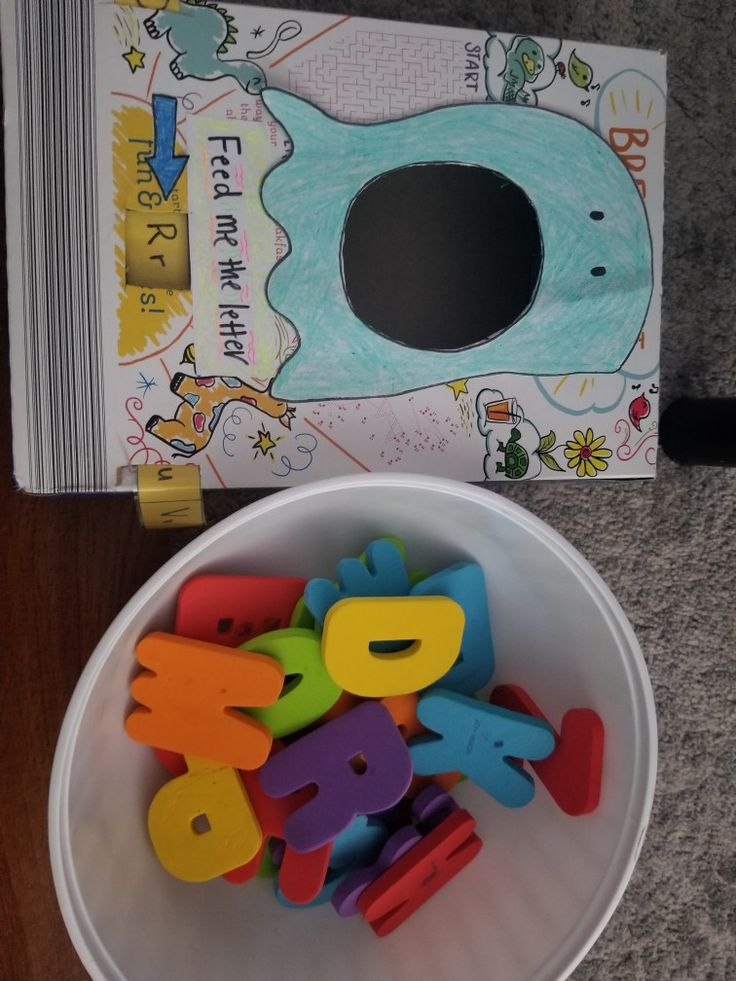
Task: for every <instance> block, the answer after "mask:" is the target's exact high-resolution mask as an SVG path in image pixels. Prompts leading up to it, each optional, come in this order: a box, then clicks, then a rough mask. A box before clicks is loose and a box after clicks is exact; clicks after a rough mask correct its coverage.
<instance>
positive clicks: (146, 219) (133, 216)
mask: <svg viewBox="0 0 736 981" xmlns="http://www.w3.org/2000/svg"><path fill="white" fill-rule="evenodd" d="M187 218H188V216H187V215H186V214H184V213H183V212H181V211H178V212H172V213H171V214H167V215H161V214H151V212H150V211H126V213H125V281H126V283H127V284H128V285H129V286H145V287H147V288H148V289H167V290H187V289H189V285H190V282H191V277H190V272H189V223H188V220H187Z"/></svg>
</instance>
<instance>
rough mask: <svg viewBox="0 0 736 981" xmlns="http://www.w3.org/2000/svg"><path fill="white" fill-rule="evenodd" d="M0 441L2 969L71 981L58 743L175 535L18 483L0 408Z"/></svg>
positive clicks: (14, 976)
mask: <svg viewBox="0 0 736 981" xmlns="http://www.w3.org/2000/svg"><path fill="white" fill-rule="evenodd" d="M3 334H4V329H3ZM6 343H7V340H6V338H3V342H2V344H3V350H2V358H1V359H0V360H1V361H2V364H3V366H4V367H3V371H5V372H6V371H7V348H6V347H5V345H6ZM3 382H4V388H5V391H7V390H8V389H7V376H6V377H5V378H4V379H3ZM1 440H2V450H1V452H0V535H1V536H2V559H1V561H0V597H2V599H1V600H0V608H2V611H3V617H2V635H0V636H1V637H2V640H1V643H2V655H1V656H0V698H1V699H2V703H1V704H2V708H1V709H0V760H2V769H1V770H0V815H2V828H1V830H0V978H1V979H3V981H36V979H38V981H41V979H44V981H49V979H51V981H67V979H69V981H76V979H83V978H87V973H86V971H85V970H84V969H83V967H82V965H81V963H80V961H79V960H78V958H77V955H76V953H75V951H74V949H73V947H72V945H71V943H70V941H69V939H68V937H67V934H66V930H65V928H64V924H63V922H62V918H61V914H60V912H59V909H58V906H57V902H56V895H55V893H54V887H53V884H52V880H51V869H50V865H49V853H48V845H47V824H46V808H47V801H48V789H49V775H50V772H51V764H52V760H53V755H54V747H55V744H56V739H57V735H58V732H59V727H60V725H61V722H62V719H63V716H64V712H65V710H66V706H67V703H68V701H69V698H70V696H71V694H72V691H73V690H74V686H75V684H76V682H77V679H78V677H79V675H80V673H81V671H82V669H83V667H84V665H85V663H86V661H87V659H88V658H89V656H90V654H91V652H92V651H93V650H94V647H95V645H96V643H97V641H98V640H99V638H100V636H101V635H102V633H103V632H104V630H105V629H106V627H107V626H108V624H109V623H110V621H111V620H112V619H113V617H114V616H115V614H116V613H117V612H118V611H119V610H120V608H121V606H122V605H123V604H124V603H125V601H126V600H127V599H128V598H129V597H130V596H131V595H132V594H133V593H134V592H135V590H136V589H137V588H138V586H140V585H141V584H142V583H143V582H144V581H145V580H146V579H147V578H148V577H149V576H150V575H151V573H152V572H153V571H154V570H155V569H156V568H157V567H158V566H160V565H161V564H162V563H163V562H164V561H165V560H166V558H168V556H169V554H170V550H171V542H170V541H169V540H168V539H167V533H166V532H163V533H161V532H152V531H144V529H143V528H141V527H140V525H139V523H138V519H137V516H136V513H135V507H134V504H133V500H132V498H131V497H130V496H128V495H114V496H113V495H105V496H91V497H65V498H60V497H55V498H51V497H48V498H42V497H30V496H28V495H25V494H22V493H20V492H18V491H16V490H14V489H13V486H12V480H11V454H10V427H9V422H8V420H7V417H6V424H5V425H4V426H3V428H2V437H1Z"/></svg>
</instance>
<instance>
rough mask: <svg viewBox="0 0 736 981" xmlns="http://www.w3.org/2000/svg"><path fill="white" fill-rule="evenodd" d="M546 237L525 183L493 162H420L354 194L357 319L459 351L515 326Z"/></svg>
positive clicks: (349, 250) (347, 233)
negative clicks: (495, 168)
mask: <svg viewBox="0 0 736 981" xmlns="http://www.w3.org/2000/svg"><path fill="white" fill-rule="evenodd" d="M541 262H542V238H541V233H540V230H539V223H538V221H537V215H536V212H535V210H534V208H533V206H532V204H531V202H530V200H529V198H528V197H527V196H526V194H525V193H524V192H523V191H522V190H521V188H520V187H519V186H518V185H517V184H514V183H513V182H512V181H510V180H509V179H508V178H507V177H504V176H503V175H502V174H499V173H496V172H495V171H492V170H489V169H487V168H484V167H477V166H467V165H462V164H454V163H452V164H450V163H431V164H415V165H411V166H408V167H401V168H398V169H396V170H391V171H388V172H387V173H384V174H380V175H379V176H378V177H376V178H375V179H374V180H372V181H370V182H369V183H367V184H365V185H364V186H363V187H362V188H361V190H360V191H359V192H358V194H357V195H356V196H355V198H354V199H353V201H352V203H351V205H350V208H349V210H348V213H347V217H346V219H345V226H344V229H343V238H342V272H343V282H344V287H345V293H346V295H347V298H348V302H349V303H350V306H351V307H352V309H353V312H354V313H355V315H356V317H358V318H359V319H360V320H361V321H362V322H363V323H364V324H366V325H367V326H369V327H371V328H372V329H373V330H375V331H376V332H377V333H379V334H382V335H383V336H384V337H387V338H389V339H391V340H394V341H398V342H400V343H402V344H406V345H408V346H410V347H413V348H420V349H423V350H435V351H456V350H459V349H461V348H464V347H469V346H470V345H473V344H479V343H482V342H484V341H487V340H488V339H489V338H491V337H493V336H495V335H497V334H499V333H501V332H502V331H504V330H506V328H507V327H510V326H511V325H512V324H513V323H514V322H515V321H517V320H518V319H519V317H521V316H522V314H523V313H524V312H525V311H526V310H527V308H528V307H529V305H530V304H531V302H532V300H533V298H534V295H535V292H536V289H537V283H538V280H539V274H540V268H541Z"/></svg>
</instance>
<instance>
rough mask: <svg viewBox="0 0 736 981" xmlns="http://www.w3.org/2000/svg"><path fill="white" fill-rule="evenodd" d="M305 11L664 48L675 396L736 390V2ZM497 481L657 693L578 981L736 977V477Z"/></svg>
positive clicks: (594, 0)
mask: <svg viewBox="0 0 736 981" xmlns="http://www.w3.org/2000/svg"><path fill="white" fill-rule="evenodd" d="M266 5H271V6H286V5H287V3H284V2H282V3H279V4H266ZM289 5H290V6H292V7H300V8H303V9H312V10H324V11H328V12H339V13H342V12H345V13H348V12H349V13H360V14H362V15H365V16H374V17H389V18H402V19H407V20H418V21H424V22H430V23H442V24H448V25H452V26H466V27H475V28H490V29H494V30H499V31H510V32H529V33H534V34H542V35H548V36H559V35H562V36H563V37H568V38H573V39H582V40H588V41H600V42H603V43H609V44H621V45H631V46H635V47H650V48H659V49H662V50H665V51H666V52H667V53H668V56H669V73H668V75H669V77H668V82H669V100H668V101H669V105H668V125H667V145H668V149H667V176H666V199H665V200H666V204H665V212H666V226H665V257H664V270H665V272H664V323H663V328H664V329H663V345H662V396H661V397H662V403H661V404H662V405H663V406H666V405H667V404H668V403H669V402H671V401H673V400H674V399H676V398H678V397H681V396H684V395H687V396H693V397H702V396H705V395H710V396H721V395H734V396H736V339H735V337H734V330H735V328H736V311H735V310H734V305H735V301H736V284H734V281H733V275H734V274H733V270H734V262H733V244H732V243H733V241H734V239H736V207H735V202H734V193H733V188H734V165H733V157H734V136H733V134H734V132H735V131H736V127H735V126H734V104H735V103H736V99H735V98H734V97H735V95H736V92H735V87H734V67H733V51H734V45H735V42H736V32H735V31H734V18H735V16H736V15H735V13H734V11H735V10H736V6H734V5H733V4H732V3H729V2H726V0H711V2H707V3H684V2H676V3H672V4H669V3H666V2H663V0H660V2H656V3H654V2H653V3H647V4H642V3H636V2H634V0H618V2H617V0H586V2H582V0H576V2H568V3H561V2H547V3H542V2H532V0H517V2H515V3H511V2H497V3H494V4H490V3H483V2H481V0H470V2H466V3H461V2H457V0H434V2H431V0H425V2H421V0H420V2H411V0H399V2H398V3H396V2H390V0H373V2H369V3H361V4H357V3H355V2H353V3H351V4H344V3H329V2H324V0H322V2H320V0H309V2H307V3H299V2H292V3H291V4H289ZM723 438H724V439H730V440H732V441H733V440H734V438H736V436H735V435H734V433H724V434H723ZM494 489H496V490H499V491H500V492H501V493H503V494H505V495H507V496H508V497H510V498H513V499H514V500H515V501H517V502H518V503H519V504H522V505H523V506H525V507H527V508H529V509H530V510H531V511H533V512H535V513H536V514H538V515H539V516H540V517H542V518H544V519H545V520H546V521H548V522H549V523H550V524H551V525H552V526H553V527H554V528H556V529H557V531H559V532H560V533H561V534H563V535H564V536H565V537H566V538H568V539H569V540H570V541H571V542H572V543H573V544H574V545H575V546H576V547H577V548H579V549H580V551H581V552H582V553H583V554H584V555H585V556H586V557H587V558H588V559H589V560H590V561H591V562H592V564H593V565H594V566H595V567H596V568H597V569H598V571H599V572H600V573H601V575H602V576H603V577H604V579H605V580H606V581H607V582H608V584H609V586H610V587H611V588H612V589H613V591H614V593H615V594H616V596H617V597H618V599H619V601H620V602H621V604H622V605H623V607H624V609H625V611H626V612H627V614H628V616H629V618H630V619H631V621H632V623H633V626H634V629H635V630H636V633H637V635H638V637H639V640H640V642H641V645H642V648H643V650H644V654H645V656H646V660H647V664H648V665H649V670H650V672H651V677H652V682H653V685H654V692H655V697H656V700H657V708H658V713H659V737H660V762H659V779H658V787H657V794H656V799H655V804H654V812H653V816H652V822H651V825H650V829H649V833H648V835H647V840H646V843H645V846H644V849H643V851H642V854H641V859H640V861H639V864H638V866H637V869H636V871H635V873H634V876H633V879H632V881H631V884H630V886H629V888H628V890H627V892H626V894H625V896H624V899H623V901H622V903H621V905H620V906H619V908H618V910H617V911H616V913H615V915H614V917H613V919H612V920H611V922H610V924H609V926H608V927H607V929H606V930H605V932H604V933H603V935H602V937H601V938H600V940H599V941H598V943H597V944H596V945H595V946H594V948H593V950H592V951H591V952H590V954H589V955H588V957H587V958H586V960H585V961H584V963H583V964H582V965H581V966H580V967H579V968H578V970H577V971H576V972H575V975H574V977H575V979H576V981H587V979H594V978H595V979H600V978H606V979H619V978H620V979H627V981H629V979H631V981H639V979H641V981H644V979H659V978H674V979H688V981H690V979H693V981H697V979H708V981H721V979H727V978H728V979H734V978H736V925H735V924H734V910H736V831H735V829H736V821H735V819H734V813H735V812H736V787H735V783H736V778H735V777H734V774H735V773H736V738H735V730H736V704H735V702H736V696H735V694H734V693H735V691H736V678H735V675H736V670H735V658H734V645H735V644H736V616H735V614H734V605H735V603H736V590H734V586H733V580H734V571H735V570H736V507H735V505H736V471H734V470H725V469H717V468H684V467H679V466H676V465H675V464H673V463H671V462H669V461H668V460H667V459H665V458H662V457H660V469H659V475H658V477H657V479H656V481H649V482H647V481H631V482H624V481H620V482H615V481H608V482H601V481H596V482H595V484H594V485H586V484H584V482H582V481H581V482H575V483H570V484H565V485H560V484H555V485H545V484H544V483H535V484H529V485H523V486H522V485H511V486H509V485H506V486H502V485H494ZM254 496H255V495H253V494H252V493H246V492H243V493H228V494H222V495H209V496H208V511H209V514H210V516H213V517H216V516H218V515H219V516H222V515H223V514H225V513H229V512H231V511H232V510H234V509H235V508H236V507H238V506H240V505H242V504H245V503H247V502H248V501H250V500H252V499H253V497H254ZM459 981H462V979H459ZM500 981H502V979H500Z"/></svg>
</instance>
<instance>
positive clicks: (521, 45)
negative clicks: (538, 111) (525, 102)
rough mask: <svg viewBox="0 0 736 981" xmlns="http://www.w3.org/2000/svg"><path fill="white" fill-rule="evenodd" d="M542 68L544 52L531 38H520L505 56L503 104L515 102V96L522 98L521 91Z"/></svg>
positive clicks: (522, 93)
mask: <svg viewBox="0 0 736 981" xmlns="http://www.w3.org/2000/svg"><path fill="white" fill-rule="evenodd" d="M543 68H544V52H543V51H542V49H541V47H540V45H539V44H538V43H537V42H536V41H535V40H534V38H531V37H520V38H519V39H518V41H517V42H516V43H515V44H514V46H513V47H512V48H511V50H510V51H509V52H508V54H507V55H506V70H505V71H504V73H503V80H504V82H505V85H504V89H503V101H504V102H516V99H517V96H519V95H520V96H521V98H522V99H523V98H524V95H525V93H524V92H523V91H522V90H523V88H524V86H525V85H526V84H527V82H533V81H534V79H535V78H536V77H537V76H538V75H539V73H540V72H541V71H542V69H543Z"/></svg>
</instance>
